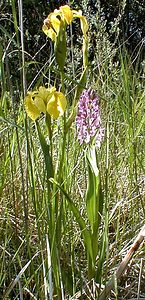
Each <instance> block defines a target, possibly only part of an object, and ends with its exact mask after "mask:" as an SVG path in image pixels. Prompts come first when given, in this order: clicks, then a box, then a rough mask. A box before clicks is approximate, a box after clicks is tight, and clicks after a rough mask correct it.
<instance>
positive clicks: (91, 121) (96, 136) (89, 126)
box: [76, 89, 104, 148]
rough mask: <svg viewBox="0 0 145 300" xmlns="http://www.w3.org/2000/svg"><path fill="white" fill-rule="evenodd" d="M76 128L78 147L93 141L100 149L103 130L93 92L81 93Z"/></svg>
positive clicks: (97, 100)
mask: <svg viewBox="0 0 145 300" xmlns="http://www.w3.org/2000/svg"><path fill="white" fill-rule="evenodd" d="M76 126H77V135H78V140H79V142H80V145H82V144H89V143H91V141H92V140H93V142H94V143H95V144H96V146H97V147H98V148H100V146H101V142H102V140H103V138H104V128H102V127H101V117H100V107H99V98H98V96H97V95H96V92H95V91H94V90H91V89H89V90H84V91H83V92H82V94H81V97H80V101H79V104H78V112H77V117H76Z"/></svg>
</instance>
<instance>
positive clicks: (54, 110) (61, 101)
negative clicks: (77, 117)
mask: <svg viewBox="0 0 145 300" xmlns="http://www.w3.org/2000/svg"><path fill="white" fill-rule="evenodd" d="M66 105H67V101H66V98H65V96H64V95H63V93H61V92H54V94H53V96H52V97H51V99H50V100H49V101H48V104H47V112H48V113H49V114H50V115H51V116H52V117H53V118H54V119H57V118H58V117H60V116H62V115H63V114H64V111H65V109H66Z"/></svg>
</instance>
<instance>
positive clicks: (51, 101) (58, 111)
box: [24, 86, 67, 121]
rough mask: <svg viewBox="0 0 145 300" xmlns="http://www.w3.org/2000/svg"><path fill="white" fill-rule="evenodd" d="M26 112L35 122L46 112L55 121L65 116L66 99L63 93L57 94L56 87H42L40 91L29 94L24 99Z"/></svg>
mask: <svg viewBox="0 0 145 300" xmlns="http://www.w3.org/2000/svg"><path fill="white" fill-rule="evenodd" d="M24 103H25V110H26V112H27V114H28V116H29V117H30V118H31V119H32V120H33V121H35V120H36V119H37V118H38V117H40V114H41V113H44V114H45V113H46V111H47V112H48V113H49V114H50V116H52V117H53V118H54V119H57V118H58V117H59V116H62V115H63V114H64V111H65V109H66V106H67V101H66V97H65V96H64V95H63V93H61V92H57V91H56V88H55V87H52V88H47V89H46V88H45V87H42V86H41V87H40V88H39V89H38V91H34V92H28V94H27V95H26V97H25V99H24Z"/></svg>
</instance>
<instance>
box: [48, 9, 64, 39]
mask: <svg viewBox="0 0 145 300" xmlns="http://www.w3.org/2000/svg"><path fill="white" fill-rule="evenodd" d="M59 15H60V13H59V12H55V11H54V13H51V14H50V15H49V16H48V17H49V19H50V23H51V25H52V28H54V30H55V32H56V33H57V34H58V32H59V30H60V25H61V22H60V20H59V18H58V16H59Z"/></svg>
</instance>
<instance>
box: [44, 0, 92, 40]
mask: <svg viewBox="0 0 145 300" xmlns="http://www.w3.org/2000/svg"><path fill="white" fill-rule="evenodd" d="M74 18H79V19H80V24H81V30H82V32H83V35H84V36H86V33H87V31H88V23H87V20H86V18H85V17H84V16H83V15H82V11H81V10H79V11H76V10H71V9H70V7H69V6H68V5H64V6H61V7H60V8H59V9H55V10H54V12H53V13H50V14H49V15H48V17H47V18H46V19H45V20H44V25H43V27H42V30H43V31H44V33H45V34H46V35H47V36H48V37H49V38H51V39H52V41H55V40H56V38H57V36H58V33H59V30H60V27H61V26H64V25H65V24H66V23H67V24H68V25H70V24H71V23H72V21H73V19H74Z"/></svg>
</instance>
